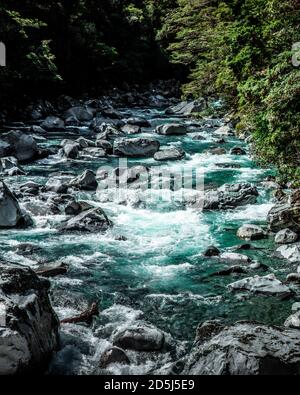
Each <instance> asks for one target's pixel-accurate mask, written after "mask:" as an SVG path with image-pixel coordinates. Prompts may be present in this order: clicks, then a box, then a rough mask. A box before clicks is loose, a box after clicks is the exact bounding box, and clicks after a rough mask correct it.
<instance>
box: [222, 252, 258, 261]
mask: <svg viewBox="0 0 300 395" xmlns="http://www.w3.org/2000/svg"><path fill="white" fill-rule="evenodd" d="M219 258H220V259H221V260H222V261H229V262H236V263H249V262H251V258H249V257H248V256H247V255H243V254H238V253H236V252H223V253H222V254H221V255H220V256H219Z"/></svg>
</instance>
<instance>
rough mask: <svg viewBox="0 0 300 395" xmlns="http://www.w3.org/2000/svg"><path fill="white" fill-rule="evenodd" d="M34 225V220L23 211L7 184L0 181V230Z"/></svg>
mask: <svg viewBox="0 0 300 395" xmlns="http://www.w3.org/2000/svg"><path fill="white" fill-rule="evenodd" d="M32 225H33V222H32V219H31V218H30V217H29V215H28V214H26V213H24V212H23V211H22V210H21V208H20V206H19V203H18V200H17V198H16V197H15V196H14V195H13V194H12V192H11V191H10V190H9V188H8V187H7V186H6V184H5V183H4V182H3V181H2V182H1V181H0V229H1V228H18V227H22V228H23V227H27V226H32Z"/></svg>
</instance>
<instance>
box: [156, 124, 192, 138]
mask: <svg viewBox="0 0 300 395" xmlns="http://www.w3.org/2000/svg"><path fill="white" fill-rule="evenodd" d="M156 132H157V133H158V134H163V135H166V136H171V135H182V134H186V133H187V127H186V126H185V125H181V124H179V123H166V124H164V125H159V126H157V128H156Z"/></svg>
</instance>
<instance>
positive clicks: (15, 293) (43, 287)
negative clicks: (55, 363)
mask: <svg viewBox="0 0 300 395" xmlns="http://www.w3.org/2000/svg"><path fill="white" fill-rule="evenodd" d="M48 288H49V282H48V281H47V280H41V279H39V278H38V277H37V275H36V274H35V273H34V272H33V271H32V270H31V269H29V268H23V267H19V266H16V265H6V264H4V263H0V374H2V375H4V374H9V375H11V374H18V373H23V372H30V371H33V370H35V372H36V371H42V370H43V369H44V368H45V367H46V364H47V362H48V360H49V358H50V356H51V355H52V353H53V351H54V350H55V349H56V348H57V347H58V343H59V338H58V328H59V322H58V319H57V317H56V315H55V313H54V311H53V309H52V307H51V304H50V300H49V297H48Z"/></svg>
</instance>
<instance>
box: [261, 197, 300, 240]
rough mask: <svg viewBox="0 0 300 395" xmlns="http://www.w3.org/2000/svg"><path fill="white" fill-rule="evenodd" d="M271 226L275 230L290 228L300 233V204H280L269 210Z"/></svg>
mask: <svg viewBox="0 0 300 395" xmlns="http://www.w3.org/2000/svg"><path fill="white" fill-rule="evenodd" d="M267 219H268V222H269V228H270V230H272V231H273V232H278V231H279V230H282V229H286V228H289V229H290V230H292V231H294V232H296V233H300V206H299V205H292V204H290V203H286V204H279V205H276V206H274V207H272V209H271V210H270V211H269V214H268V218H267Z"/></svg>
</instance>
